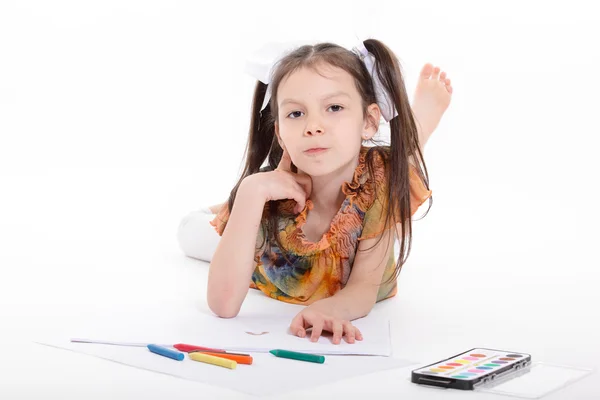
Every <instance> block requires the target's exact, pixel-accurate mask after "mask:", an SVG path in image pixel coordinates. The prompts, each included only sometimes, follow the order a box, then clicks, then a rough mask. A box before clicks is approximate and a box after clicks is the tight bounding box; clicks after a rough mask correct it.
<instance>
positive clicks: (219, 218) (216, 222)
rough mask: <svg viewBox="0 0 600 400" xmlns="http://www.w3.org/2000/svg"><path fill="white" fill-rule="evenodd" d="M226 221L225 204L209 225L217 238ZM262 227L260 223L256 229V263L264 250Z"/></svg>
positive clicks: (221, 234) (221, 232) (227, 212)
mask: <svg viewBox="0 0 600 400" xmlns="http://www.w3.org/2000/svg"><path fill="white" fill-rule="evenodd" d="M227 221H229V207H228V206H227V202H225V203H224V204H223V207H221V210H220V211H219V212H218V213H217V215H216V216H215V217H214V218H213V220H212V221H209V223H210V224H211V225H212V226H213V227H214V228H215V230H216V231H217V233H218V234H219V236H223V231H225V226H227ZM264 237H265V235H264V227H263V224H262V223H261V224H260V226H259V228H258V235H257V236H256V254H255V255H256V257H255V260H256V261H257V262H258V261H259V257H260V256H261V255H262V252H263V250H264V245H265V243H263V242H264Z"/></svg>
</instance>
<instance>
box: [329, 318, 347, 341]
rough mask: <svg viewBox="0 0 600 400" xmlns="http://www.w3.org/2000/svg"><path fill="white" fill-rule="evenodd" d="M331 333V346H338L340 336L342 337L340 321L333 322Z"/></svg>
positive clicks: (342, 331) (342, 330) (342, 329)
mask: <svg viewBox="0 0 600 400" xmlns="http://www.w3.org/2000/svg"><path fill="white" fill-rule="evenodd" d="M331 331H332V333H333V344H340V343H341V341H342V336H343V335H344V325H343V324H342V322H341V321H333V323H332V324H331Z"/></svg>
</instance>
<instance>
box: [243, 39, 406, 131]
mask: <svg viewBox="0 0 600 400" xmlns="http://www.w3.org/2000/svg"><path fill="white" fill-rule="evenodd" d="M305 44H309V43H306V42H288V43H268V44H267V45H265V46H263V47H262V48H261V49H260V50H258V51H257V52H255V53H254V54H253V55H252V56H251V58H249V59H248V60H247V61H246V72H247V73H248V74H250V75H251V76H252V77H254V78H256V79H257V80H259V81H261V82H262V83H264V84H265V85H267V92H266V93H265V99H264V101H263V104H262V106H261V108H260V109H261V111H262V110H264V109H265V107H266V106H267V104H269V100H270V99H271V86H270V85H269V84H270V83H271V78H272V75H273V68H274V67H275V65H276V64H277V62H278V61H279V60H280V59H282V58H283V57H284V56H285V55H287V54H288V53H290V52H292V51H294V50H295V49H297V48H298V47H300V46H301V45H305ZM352 51H353V52H354V53H355V54H357V55H358V56H359V57H360V58H361V60H363V62H364V63H365V66H366V67H367V71H369V74H370V75H371V78H372V79H373V85H374V89H375V95H376V97H377V105H379V108H380V109H381V114H382V115H383V118H384V119H385V120H386V121H387V122H390V120H391V119H392V118H394V117H395V116H397V115H398V112H397V111H396V108H395V107H394V104H393V102H392V101H391V99H390V96H389V94H388V93H387V91H386V90H385V88H384V87H383V84H382V83H381V81H380V80H379V76H378V75H377V71H376V70H375V57H374V56H373V54H371V53H369V51H368V50H367V49H366V48H365V45H364V44H363V42H362V41H360V42H359V43H358V45H357V46H355V47H353V48H352Z"/></svg>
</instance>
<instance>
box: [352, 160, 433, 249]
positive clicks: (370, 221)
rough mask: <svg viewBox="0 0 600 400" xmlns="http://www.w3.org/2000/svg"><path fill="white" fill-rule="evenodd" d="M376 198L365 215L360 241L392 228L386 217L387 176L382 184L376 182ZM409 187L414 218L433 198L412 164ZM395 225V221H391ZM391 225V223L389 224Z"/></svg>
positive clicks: (410, 165) (385, 175)
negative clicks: (424, 204) (430, 198)
mask: <svg viewBox="0 0 600 400" xmlns="http://www.w3.org/2000/svg"><path fill="white" fill-rule="evenodd" d="M376 183H377V184H376V187H377V191H376V193H377V194H376V196H375V199H374V201H373V204H372V205H371V206H370V207H369V209H368V210H367V212H366V213H365V217H364V220H363V230H362V234H361V236H360V237H359V238H358V240H364V239H371V238H374V237H377V236H379V235H380V234H381V233H383V232H384V231H385V230H387V229H390V228H391V226H390V225H388V226H385V216H386V210H387V199H388V192H389V182H388V179H387V174H384V175H383V179H381V180H380V182H376ZM409 185H410V186H409V187H410V210H411V214H410V216H411V217H412V216H413V215H414V214H415V213H416V212H417V210H418V209H419V207H421V205H422V204H423V203H424V202H425V201H426V200H427V199H428V198H429V197H431V193H432V192H431V190H429V189H427V186H426V185H425V183H424V182H423V180H422V179H421V177H420V176H419V173H418V172H417V169H416V167H415V166H413V165H412V164H409ZM391 222H392V223H393V221H391ZM388 224H389V223H388Z"/></svg>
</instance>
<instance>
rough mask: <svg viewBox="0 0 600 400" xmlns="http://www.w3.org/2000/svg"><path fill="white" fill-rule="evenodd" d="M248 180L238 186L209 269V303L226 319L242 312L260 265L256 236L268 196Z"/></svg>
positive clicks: (212, 308)
mask: <svg viewBox="0 0 600 400" xmlns="http://www.w3.org/2000/svg"><path fill="white" fill-rule="evenodd" d="M246 183H247V181H243V182H242V184H241V185H240V187H239V189H238V192H237V195H236V199H235V202H234V204H233V209H232V210H231V214H230V215H229V219H228V221H227V225H226V227H225V230H224V231H223V235H222V236H221V240H220V241H219V244H218V245H217V249H216V250H215V253H214V255H213V257H212V261H211V263H210V268H209V271H208V290H207V300H208V306H209V307H210V309H211V310H212V311H213V312H214V313H215V314H217V315H218V316H219V317H222V318H232V317H235V316H236V315H237V314H238V312H239V310H240V308H241V306H242V303H243V301H244V299H245V298H246V294H247V293H248V289H249V285H250V284H249V283H250V280H251V278H252V273H253V271H254V269H255V268H256V262H255V260H254V256H255V252H256V238H257V235H258V229H259V227H260V222H261V217H262V213H263V209H264V206H265V199H263V198H261V197H260V196H259V195H258V194H257V193H256V192H255V191H253V188H251V187H249V186H250V185H248V184H246Z"/></svg>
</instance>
